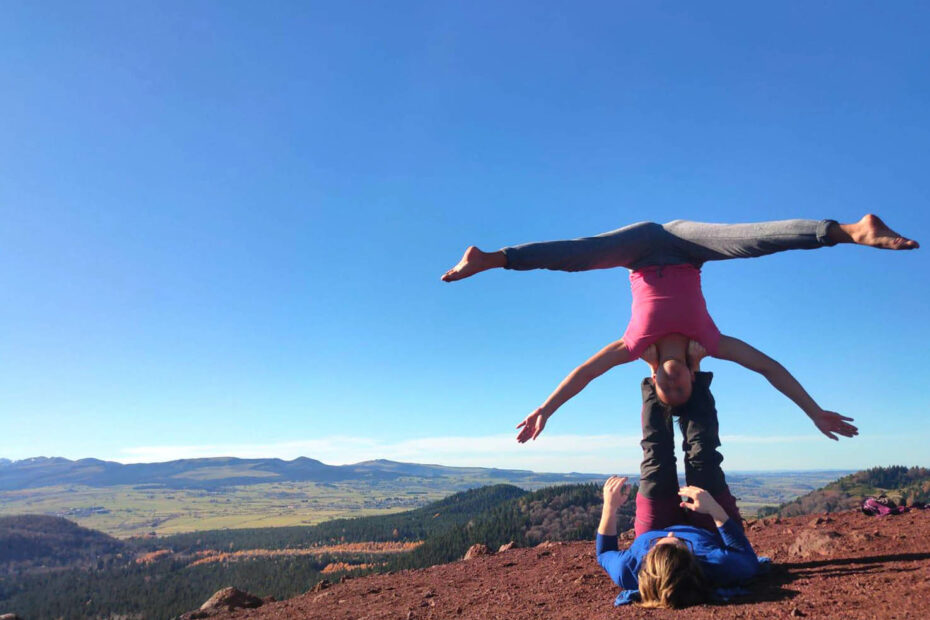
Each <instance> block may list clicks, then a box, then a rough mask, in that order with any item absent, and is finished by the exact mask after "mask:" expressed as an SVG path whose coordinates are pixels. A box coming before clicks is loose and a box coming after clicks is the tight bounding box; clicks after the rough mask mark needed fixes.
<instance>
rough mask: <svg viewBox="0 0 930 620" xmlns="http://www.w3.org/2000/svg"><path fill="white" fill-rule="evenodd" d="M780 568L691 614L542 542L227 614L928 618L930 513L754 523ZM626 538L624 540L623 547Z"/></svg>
mask: <svg viewBox="0 0 930 620" xmlns="http://www.w3.org/2000/svg"><path fill="white" fill-rule="evenodd" d="M747 533H748V535H749V539H750V541H751V542H752V544H753V547H754V548H755V549H756V552H757V553H758V554H760V555H767V556H769V557H771V558H772V560H773V561H774V566H773V569H772V572H771V574H770V575H768V576H766V577H763V578H761V579H760V580H759V582H758V583H757V584H755V585H754V586H752V587H751V594H749V595H746V596H744V597H740V598H738V599H735V600H733V601H731V602H729V603H725V604H714V605H702V606H699V607H692V608H689V609H685V610H682V611H677V612H675V611H669V610H646V609H640V608H637V607H632V606H626V607H620V608H615V607H614V606H613V600H614V597H615V596H616V594H617V592H618V589H617V587H616V586H615V585H614V584H613V583H612V582H611V581H610V579H609V578H608V577H607V576H606V574H605V573H604V572H603V571H602V570H601V568H600V567H599V566H598V564H597V560H596V558H595V555H594V543H593V542H573V543H543V545H540V546H539V547H535V548H530V549H512V550H510V551H505V552H502V553H498V554H495V555H490V556H483V557H478V558H475V559H472V560H468V561H464V560H463V561H459V562H453V563H452V564H444V565H441V566H433V567H431V568H427V569H422V570H413V571H404V572H400V573H394V574H389V575H375V576H370V577H363V578H358V579H350V580H348V581H345V582H343V583H338V584H334V585H333V586H331V587H330V588H327V589H325V590H321V591H316V592H307V593H306V594H303V595H301V596H298V597H295V598H292V599H290V600H287V601H280V602H277V603H266V604H265V605H263V606H262V607H260V608H257V609H248V610H245V609H242V610H237V611H234V612H229V613H227V614H225V615H222V616H217V617H226V618H268V619H278V618H281V619H283V618H287V619H292V618H320V619H326V620H330V619H337V618H352V619H361V618H371V619H374V618H400V619H405V618H411V619H412V618H421V619H426V618H433V619H440V618H442V619H445V618H476V619H478V618H480V619H482V620H484V619H490V618H504V619H506V620H518V619H521V618H571V619H598V618H617V617H631V618H646V617H650V618H662V617H670V616H671V615H674V616H675V617H676V618H762V617H768V618H785V617H789V618H790V617H811V618H825V617H833V618H877V617H882V618H926V617H927V615H928V612H930V510H915V511H912V512H910V513H907V514H903V515H897V516H889V517H867V516H865V515H863V514H861V513H859V512H843V513H834V514H830V515H822V516H819V517H818V516H812V515H808V516H805V517H792V518H789V519H781V520H779V519H766V520H764V521H758V522H755V521H750V522H749V524H748V529H747ZM628 544H629V541H621V547H623V546H624V545H628Z"/></svg>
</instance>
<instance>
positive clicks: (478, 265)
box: [442, 245, 507, 282]
mask: <svg viewBox="0 0 930 620" xmlns="http://www.w3.org/2000/svg"><path fill="white" fill-rule="evenodd" d="M506 264H507V257H506V256H504V253H503V252H501V251H500V250H498V251H497V252H482V251H481V250H479V249H478V248H476V247H475V246H473V245H471V246H468V249H467V250H465V255H464V256H462V260H460V261H459V262H458V264H457V265H456V266H455V267H453V268H452V269H450V270H449V271H447V272H445V273H444V274H443V275H442V280H443V282H455V281H456V280H462V279H463V278H467V277H468V276H473V275H475V274H476V273H480V272H482V271H485V270H487V269H494V268H495V267H503V266H505V265H506Z"/></svg>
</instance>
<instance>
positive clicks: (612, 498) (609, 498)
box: [604, 476, 630, 510]
mask: <svg viewBox="0 0 930 620" xmlns="http://www.w3.org/2000/svg"><path fill="white" fill-rule="evenodd" d="M626 481H627V478H622V477H620V476H611V477H610V478H608V479H607V482H605V483H604V508H605V509H606V510H616V509H617V508H619V507H620V506H622V505H624V504H625V503H626V501H627V500H628V499H629V498H630V485H628V484H627V483H626Z"/></svg>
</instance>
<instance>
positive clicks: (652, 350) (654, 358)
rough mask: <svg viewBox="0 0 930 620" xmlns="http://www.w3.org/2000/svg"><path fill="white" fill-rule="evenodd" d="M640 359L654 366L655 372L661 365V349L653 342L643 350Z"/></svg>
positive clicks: (651, 366)
mask: <svg viewBox="0 0 930 620" xmlns="http://www.w3.org/2000/svg"><path fill="white" fill-rule="evenodd" d="M640 359H641V360H643V361H644V362H646V363H647V364H649V367H650V368H652V370H653V372H655V370H656V368H658V367H659V351H658V349H656V345H655V344H651V345H649V346H648V347H646V350H645V351H643V354H642V355H641V356H640Z"/></svg>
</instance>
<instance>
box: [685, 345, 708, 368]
mask: <svg viewBox="0 0 930 620" xmlns="http://www.w3.org/2000/svg"><path fill="white" fill-rule="evenodd" d="M705 357H707V349H705V348H704V346H703V345H702V344H701V343H700V342H698V341H697V340H689V341H688V355H687V359H688V368H690V369H691V370H693V371H695V372H697V371H698V370H700V369H701V360H702V359H704V358H705Z"/></svg>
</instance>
